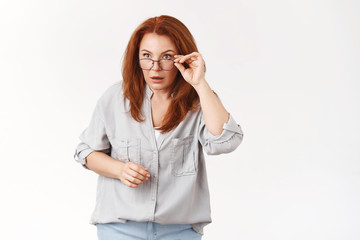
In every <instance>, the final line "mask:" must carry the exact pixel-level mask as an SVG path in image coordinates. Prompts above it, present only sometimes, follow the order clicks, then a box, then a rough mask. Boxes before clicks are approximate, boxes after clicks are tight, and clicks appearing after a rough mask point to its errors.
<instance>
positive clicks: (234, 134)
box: [74, 82, 243, 234]
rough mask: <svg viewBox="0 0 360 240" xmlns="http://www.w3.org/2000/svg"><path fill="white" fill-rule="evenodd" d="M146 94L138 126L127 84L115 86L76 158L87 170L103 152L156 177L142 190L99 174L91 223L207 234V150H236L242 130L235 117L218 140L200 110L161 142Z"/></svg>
mask: <svg viewBox="0 0 360 240" xmlns="http://www.w3.org/2000/svg"><path fill="white" fill-rule="evenodd" d="M145 94H146V96H145V99H144V103H143V105H142V112H143V113H144V117H145V121H144V122H137V121H135V120H134V119H133V118H132V117H131V115H130V113H129V110H130V109H129V101H128V99H126V98H124V96H123V89H122V82H118V83H115V84H114V85H112V86H111V87H109V88H108V89H107V90H106V91H105V93H104V94H103V95H102V96H101V97H100V99H99V100H98V102H97V105H96V108H95V110H94V112H93V115H92V119H91V121H90V124H89V126H88V127H87V128H86V129H85V130H84V131H83V132H82V134H81V136H80V140H81V142H80V143H79V145H78V146H77V148H76V152H75V156H74V157H75V160H76V161H77V162H79V163H81V164H82V165H83V166H84V167H85V168H86V166H85V163H86V157H87V156H88V155H89V154H90V153H91V152H93V151H102V152H105V153H107V154H108V155H110V156H111V157H113V158H115V159H117V160H119V161H123V162H127V161H132V162H135V163H137V164H140V165H142V166H144V167H145V168H147V169H149V172H150V174H151V177H150V178H149V180H147V181H145V182H143V183H142V184H141V185H139V186H138V187H137V188H130V187H128V186H126V185H125V184H123V183H122V182H121V181H120V180H119V179H114V178H108V177H104V176H101V175H99V177H98V185H97V196H96V206H95V209H94V212H93V214H92V217H91V220H90V223H92V224H96V223H108V222H126V221H127V220H132V221H138V222H145V221H152V222H156V223H159V224H192V227H193V229H194V230H195V231H196V232H198V233H200V234H203V228H204V226H205V225H207V224H209V223H211V214H210V211H211V210H210V198H209V189H208V182H207V174H206V165H205V158H204V153H203V151H205V152H206V153H207V154H210V155H215V154H222V153H229V152H231V151H233V150H235V149H236V148H237V147H238V146H239V144H240V143H241V142H242V139H243V132H242V129H241V127H240V125H238V124H237V123H236V122H235V120H234V119H233V117H232V116H231V115H230V114H229V120H228V122H227V123H225V124H224V125H223V129H224V130H223V132H222V134H221V135H218V136H214V135H212V134H211V133H210V132H209V131H208V130H207V129H206V127H205V123H204V119H203V116H202V112H201V108H200V107H199V108H198V109H197V110H195V111H192V112H188V114H187V116H186V117H185V119H184V120H183V121H182V122H181V123H180V124H179V125H178V126H177V127H176V128H175V129H173V130H172V131H170V132H168V133H164V134H160V135H159V138H158V141H156V139H155V132H154V127H153V123H152V117H151V103H150V98H151V96H152V94H153V93H152V91H151V89H150V88H149V86H148V85H147V86H146V92H145Z"/></svg>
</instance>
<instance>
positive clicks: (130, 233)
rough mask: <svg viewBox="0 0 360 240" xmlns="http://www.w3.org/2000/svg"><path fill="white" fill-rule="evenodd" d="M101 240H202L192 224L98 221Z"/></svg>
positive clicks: (98, 232)
mask: <svg viewBox="0 0 360 240" xmlns="http://www.w3.org/2000/svg"><path fill="white" fill-rule="evenodd" d="M96 227H97V234H98V239H99V240H201V237H202V235H201V234H200V233H197V232H195V230H194V229H193V228H192V226H191V224H166V225H162V224H159V223H154V222H135V221H127V222H126V223H98V224H96Z"/></svg>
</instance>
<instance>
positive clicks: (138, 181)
mask: <svg viewBox="0 0 360 240" xmlns="http://www.w3.org/2000/svg"><path fill="white" fill-rule="evenodd" d="M124 177H125V179H126V180H128V181H129V182H131V183H133V184H137V185H139V184H141V183H142V182H143V181H141V180H140V179H137V178H136V177H133V176H131V175H130V174H125V176H124Z"/></svg>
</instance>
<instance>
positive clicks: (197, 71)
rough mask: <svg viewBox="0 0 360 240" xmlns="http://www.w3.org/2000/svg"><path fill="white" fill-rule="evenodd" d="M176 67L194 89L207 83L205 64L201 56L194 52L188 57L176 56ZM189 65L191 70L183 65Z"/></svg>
mask: <svg viewBox="0 0 360 240" xmlns="http://www.w3.org/2000/svg"><path fill="white" fill-rule="evenodd" d="M174 57H175V60H174V62H175V66H176V67H177V68H178V69H179V71H180V72H181V75H182V76H183V78H184V79H185V81H187V82H188V83H190V84H191V85H192V86H193V87H194V86H196V85H198V84H199V83H200V82H201V81H205V62H204V59H203V58H202V56H201V54H200V53H198V52H193V53H190V54H188V55H185V56H184V55H175V56H174ZM184 62H185V63H187V64H188V65H189V68H185V67H184V65H183V64H182V63H184Z"/></svg>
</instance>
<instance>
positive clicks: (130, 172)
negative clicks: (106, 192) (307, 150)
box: [120, 162, 150, 188]
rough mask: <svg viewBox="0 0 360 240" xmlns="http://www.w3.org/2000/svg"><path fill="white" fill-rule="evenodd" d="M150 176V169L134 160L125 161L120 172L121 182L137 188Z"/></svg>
mask: <svg viewBox="0 0 360 240" xmlns="http://www.w3.org/2000/svg"><path fill="white" fill-rule="evenodd" d="M149 177H150V173H149V170H148V169H146V168H144V167H143V166H141V165H139V164H136V163H134V162H127V163H124V165H123V167H122V169H121V172H120V180H121V182H122V183H123V184H125V185H126V186H128V187H132V188H137V187H138V186H139V185H140V184H142V183H143V182H144V181H146V180H148V179H149Z"/></svg>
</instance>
